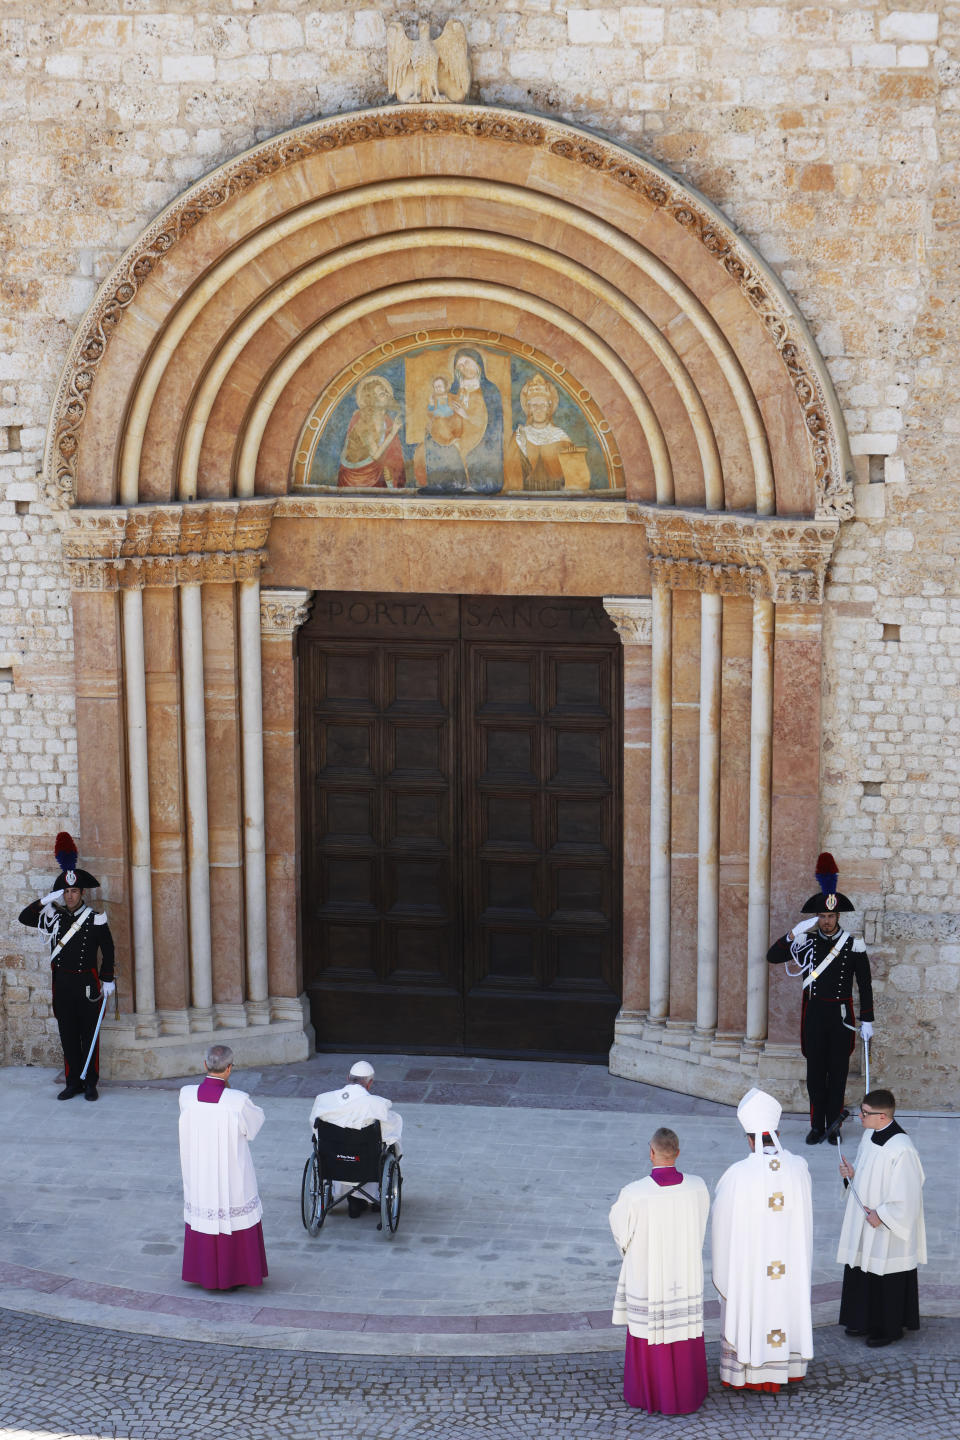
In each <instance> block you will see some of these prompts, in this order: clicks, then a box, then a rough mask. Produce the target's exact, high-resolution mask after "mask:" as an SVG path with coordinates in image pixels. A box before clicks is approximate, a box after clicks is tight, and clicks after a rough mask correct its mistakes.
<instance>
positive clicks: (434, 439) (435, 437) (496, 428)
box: [413, 348, 503, 495]
mask: <svg viewBox="0 0 960 1440" xmlns="http://www.w3.org/2000/svg"><path fill="white" fill-rule="evenodd" d="M445 412H449V413H445ZM413 468H414V474H415V475H416V480H417V485H418V487H419V489H420V490H421V491H422V492H423V493H424V494H427V495H463V494H474V495H493V494H495V493H496V492H497V491H499V490H501V489H502V488H503V400H502V398H501V395H500V391H499V389H498V388H497V386H496V385H494V383H493V381H492V380H489V379H488V378H487V373H486V369H485V367H484V363H483V356H482V355H481V353H480V351H479V350H474V349H470V348H466V349H461V350H458V351H457V353H456V355H455V356H454V359H453V381H452V383H451V385H450V388H449V390H448V391H447V392H446V395H445V396H444V397H443V401H442V403H438V404H434V405H432V407H428V409H427V415H426V434H425V436H424V440H423V443H422V444H421V445H418V446H417V449H416V452H415V453H414V457H413Z"/></svg>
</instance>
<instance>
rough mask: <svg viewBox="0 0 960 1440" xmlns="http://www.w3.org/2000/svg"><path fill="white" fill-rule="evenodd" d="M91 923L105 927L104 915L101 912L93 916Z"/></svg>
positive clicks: (105, 918)
mask: <svg viewBox="0 0 960 1440" xmlns="http://www.w3.org/2000/svg"><path fill="white" fill-rule="evenodd" d="M93 923H94V925H106V923H107V917H106V915H104V913H103V911H102V910H101V911H99V912H98V913H96V914H95V915H94V917H93Z"/></svg>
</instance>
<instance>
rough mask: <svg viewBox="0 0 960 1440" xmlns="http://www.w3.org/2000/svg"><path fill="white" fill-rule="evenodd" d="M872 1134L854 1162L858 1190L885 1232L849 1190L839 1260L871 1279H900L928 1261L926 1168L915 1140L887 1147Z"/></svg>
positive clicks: (897, 1140)
mask: <svg viewBox="0 0 960 1440" xmlns="http://www.w3.org/2000/svg"><path fill="white" fill-rule="evenodd" d="M882 1133H883V1132H882V1131H876V1130H868V1131H866V1132H865V1133H864V1135H863V1138H862V1139H861V1141H860V1148H859V1150H858V1151H857V1158H856V1159H855V1161H854V1162H853V1168H854V1176H853V1185H854V1188H855V1189H856V1192H857V1194H858V1195H859V1196H860V1199H861V1200H862V1201H863V1203H864V1205H865V1206H866V1207H867V1209H868V1210H876V1212H877V1214H878V1215H879V1216H880V1219H881V1220H882V1222H883V1223H882V1225H880V1227H879V1228H874V1227H873V1226H872V1225H869V1224H868V1223H867V1218H866V1216H865V1215H864V1213H863V1211H862V1210H861V1208H860V1206H859V1205H858V1204H857V1202H856V1199H855V1198H854V1195H853V1191H852V1190H848V1191H847V1208H846V1210H845V1211H844V1215H843V1227H842V1229H841V1231H840V1245H839V1248H838V1250H837V1260H838V1261H839V1262H840V1264H841V1265H852V1266H855V1267H857V1268H859V1269H860V1270H865V1271H866V1272H867V1274H869V1275H896V1274H899V1273H902V1272H903V1271H906V1270H916V1268H917V1266H918V1265H925V1264H926V1262H927V1235H926V1229H925V1227H924V1223H923V1179H924V1176H923V1167H922V1165H921V1164H920V1156H919V1155H918V1154H917V1151H916V1148H915V1147H914V1144H913V1141H912V1140H911V1139H910V1137H909V1135H904V1134H899V1135H892V1136H891V1137H890V1139H889V1140H887V1142H886V1144H884V1145H875V1144H874V1143H873V1139H872V1137H873V1136H874V1135H876V1134H882Z"/></svg>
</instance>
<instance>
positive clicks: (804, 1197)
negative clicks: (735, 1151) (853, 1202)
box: [712, 1148, 813, 1387]
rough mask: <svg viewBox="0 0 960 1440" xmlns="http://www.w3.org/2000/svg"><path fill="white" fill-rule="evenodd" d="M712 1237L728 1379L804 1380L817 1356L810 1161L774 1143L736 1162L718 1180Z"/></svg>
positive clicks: (738, 1383)
mask: <svg viewBox="0 0 960 1440" xmlns="http://www.w3.org/2000/svg"><path fill="white" fill-rule="evenodd" d="M712 1236H713V1283H714V1285H715V1286H716V1288H717V1290H718V1291H719V1292H720V1296H721V1300H722V1304H721V1332H722V1333H721V1350H720V1378H721V1379H722V1380H724V1381H726V1383H727V1384H728V1385H733V1386H736V1387H739V1386H743V1385H762V1384H784V1383H785V1382H786V1381H788V1380H795V1379H799V1378H800V1377H801V1376H803V1375H804V1374H805V1373H806V1368H807V1363H808V1361H809V1360H810V1359H812V1357H813V1326H812V1323H811V1316H810V1276H811V1266H812V1253H813V1210H812V1205H811V1196H810V1172H809V1170H808V1169H807V1162H806V1161H805V1160H803V1159H801V1158H800V1156H799V1155H791V1154H790V1152H789V1151H788V1150H775V1149H773V1148H768V1149H765V1150H764V1151H763V1153H762V1154H754V1155H749V1156H748V1157H747V1158H746V1159H745V1160H740V1161H738V1163H737V1164H736V1165H731V1166H730V1168H729V1169H728V1170H726V1171H725V1172H724V1174H723V1175H722V1176H721V1177H720V1180H719V1182H718V1184H717V1190H716V1195H715V1198H714V1202H713V1227H712Z"/></svg>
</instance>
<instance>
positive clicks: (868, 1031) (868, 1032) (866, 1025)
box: [860, 1020, 873, 1041]
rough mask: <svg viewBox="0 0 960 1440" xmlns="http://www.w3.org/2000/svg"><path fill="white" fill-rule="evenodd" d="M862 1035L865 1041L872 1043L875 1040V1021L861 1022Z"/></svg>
mask: <svg viewBox="0 0 960 1440" xmlns="http://www.w3.org/2000/svg"><path fill="white" fill-rule="evenodd" d="M860 1034H861V1035H862V1036H863V1038H864V1040H867V1041H870V1040H872V1039H873V1021H872V1020H861V1021H860Z"/></svg>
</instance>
